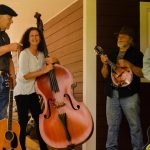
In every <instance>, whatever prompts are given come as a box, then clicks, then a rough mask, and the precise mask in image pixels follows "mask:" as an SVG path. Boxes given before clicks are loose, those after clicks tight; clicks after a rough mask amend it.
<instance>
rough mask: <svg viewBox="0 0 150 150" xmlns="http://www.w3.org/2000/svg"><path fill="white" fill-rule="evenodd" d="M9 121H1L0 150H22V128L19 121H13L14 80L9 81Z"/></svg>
mask: <svg viewBox="0 0 150 150" xmlns="http://www.w3.org/2000/svg"><path fill="white" fill-rule="evenodd" d="M9 82H10V83H9V87H10V90H9V110H8V119H3V120H0V150H6V149H11V150H21V146H20V142H19V136H20V126H19V124H18V121H17V120H12V114H13V80H12V78H10V81H9Z"/></svg>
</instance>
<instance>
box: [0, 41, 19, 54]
mask: <svg viewBox="0 0 150 150" xmlns="http://www.w3.org/2000/svg"><path fill="white" fill-rule="evenodd" d="M20 47H21V45H20V44H19V43H11V44H7V45H4V46H0V56H2V55H4V54H6V53H8V52H10V51H18V50H20Z"/></svg>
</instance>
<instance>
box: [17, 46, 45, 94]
mask: <svg viewBox="0 0 150 150" xmlns="http://www.w3.org/2000/svg"><path fill="white" fill-rule="evenodd" d="M43 63H44V54H43V53H42V52H39V53H38V56H34V55H33V54H32V53H31V52H30V50H29V48H26V49H25V50H23V51H21V53H20V55H19V70H18V73H17V78H16V82H17V84H16V86H15V88H14V96H16V95H29V94H32V93H34V92H35V87H34V83H35V78H32V79H28V80H26V79H25V78H24V75H26V74H27V73H29V72H34V71H37V70H40V69H41V68H42V66H43Z"/></svg>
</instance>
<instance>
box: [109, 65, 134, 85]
mask: <svg viewBox="0 0 150 150" xmlns="http://www.w3.org/2000/svg"><path fill="white" fill-rule="evenodd" d="M111 79H112V82H113V84H114V86H117V87H126V86H128V85H129V84H130V83H131V82H132V80H133V73H132V71H131V69H130V68H128V67H119V66H117V65H116V67H115V70H111Z"/></svg>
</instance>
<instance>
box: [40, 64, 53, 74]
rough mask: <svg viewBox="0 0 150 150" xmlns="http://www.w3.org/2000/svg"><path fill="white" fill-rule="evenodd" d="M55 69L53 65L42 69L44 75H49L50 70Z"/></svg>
mask: <svg viewBox="0 0 150 150" xmlns="http://www.w3.org/2000/svg"><path fill="white" fill-rule="evenodd" d="M52 69H53V65H52V64H47V65H45V66H44V67H43V68H42V72H43V74H45V73H48V72H49V71H50V70H52Z"/></svg>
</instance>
